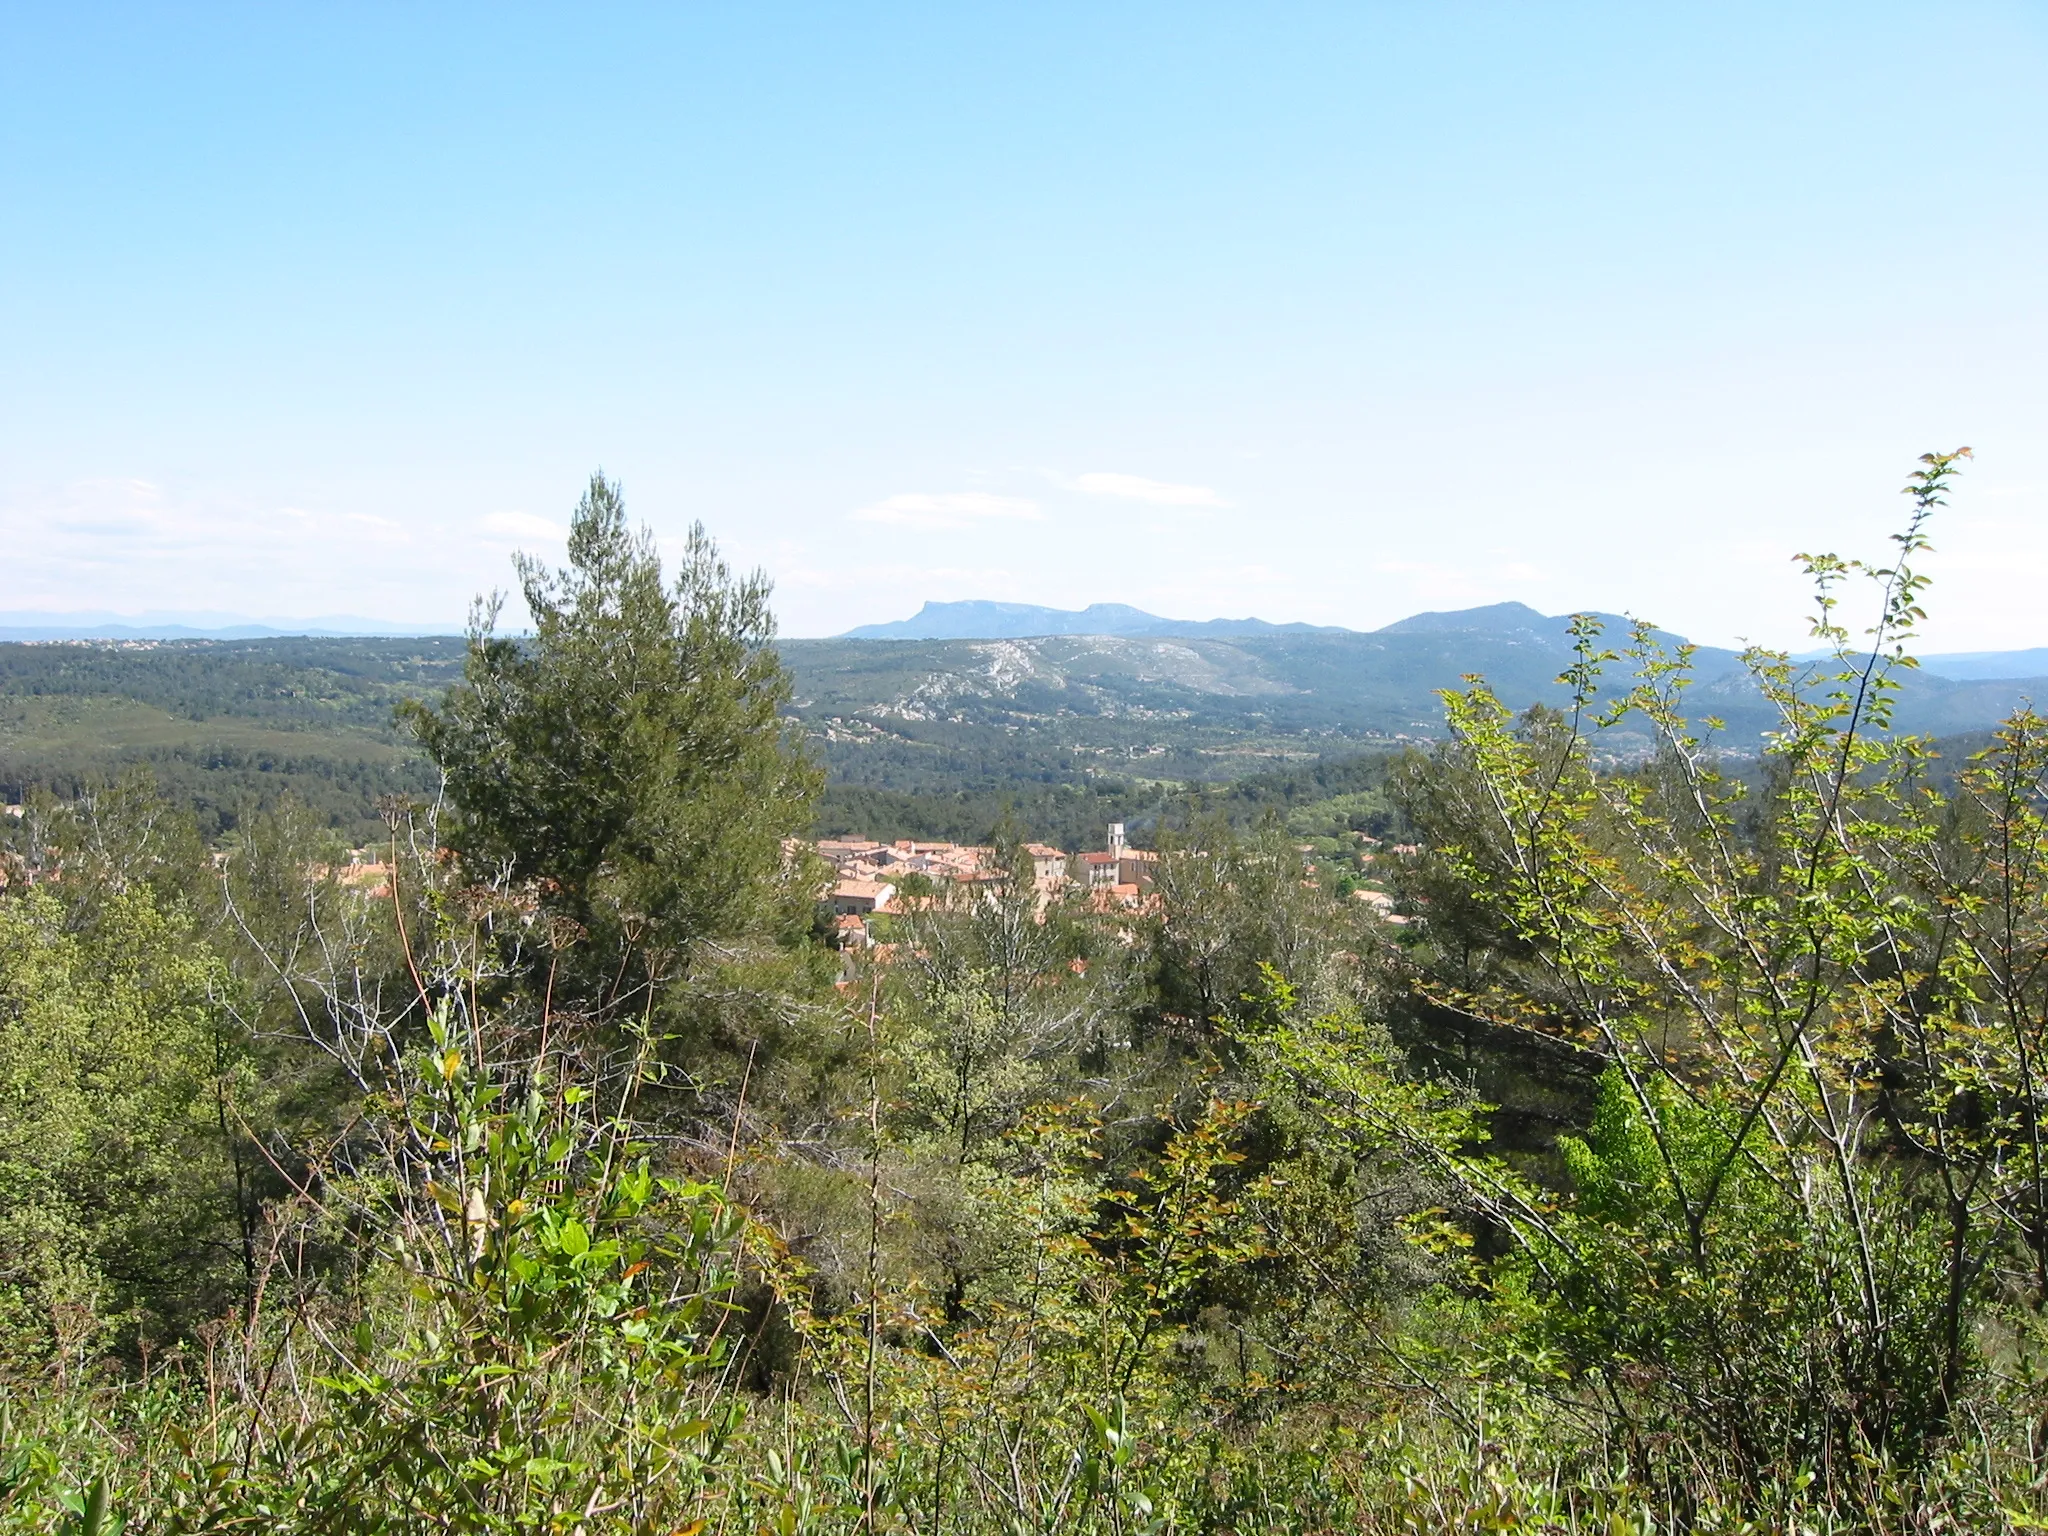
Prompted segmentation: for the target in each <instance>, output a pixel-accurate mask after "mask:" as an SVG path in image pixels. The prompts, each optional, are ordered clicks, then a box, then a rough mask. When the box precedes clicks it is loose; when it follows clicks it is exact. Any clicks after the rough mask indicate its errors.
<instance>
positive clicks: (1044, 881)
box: [1024, 843, 1067, 891]
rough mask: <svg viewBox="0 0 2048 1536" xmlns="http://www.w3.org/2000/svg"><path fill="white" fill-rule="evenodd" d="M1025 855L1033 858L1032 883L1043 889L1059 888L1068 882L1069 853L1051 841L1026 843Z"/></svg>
mask: <svg viewBox="0 0 2048 1536" xmlns="http://www.w3.org/2000/svg"><path fill="white" fill-rule="evenodd" d="M1024 854H1025V857H1027V858H1029V859H1030V860H1031V883H1032V884H1033V885H1035V886H1037V887H1038V888H1039V889H1040V890H1041V891H1051V890H1057V889H1058V888H1059V887H1060V886H1062V885H1065V884H1066V883H1067V855H1066V853H1065V851H1064V850H1062V849H1059V848H1055V847H1053V846H1052V845H1051V844H1050V843H1026V844H1025V845H1024Z"/></svg>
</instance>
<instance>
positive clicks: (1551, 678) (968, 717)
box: [778, 603, 2048, 789]
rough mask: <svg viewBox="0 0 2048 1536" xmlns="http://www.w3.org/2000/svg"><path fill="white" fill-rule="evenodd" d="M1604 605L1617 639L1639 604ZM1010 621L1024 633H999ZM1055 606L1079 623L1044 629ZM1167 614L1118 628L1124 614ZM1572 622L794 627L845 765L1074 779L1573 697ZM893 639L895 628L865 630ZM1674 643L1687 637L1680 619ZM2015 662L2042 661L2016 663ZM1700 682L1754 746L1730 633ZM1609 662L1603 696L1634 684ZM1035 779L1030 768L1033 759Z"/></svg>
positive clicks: (1201, 763) (1940, 687)
mask: <svg viewBox="0 0 2048 1536" xmlns="http://www.w3.org/2000/svg"><path fill="white" fill-rule="evenodd" d="M1606 617H1607V630H1606V634H1607V642H1606V643H1607V644H1608V645H1609V646H1610V647H1614V648H1618V645H1617V642H1619V641H1622V640H1624V639H1625V638H1626V634H1627V626H1628V621H1627V620H1626V619H1622V618H1618V617H1613V616H1606ZM997 620H1002V621H1004V622H1005V624H1006V625H1007V627H1009V628H1011V629H1012V630H1013V631H1014V630H1017V629H1021V628H1025V627H1028V628H1030V629H1033V630H1036V631H1038V633H1034V634H1022V633H1011V634H1005V635H991V634H988V633H987V630H989V629H991V628H993V627H994V625H995V622H996V621H997ZM1054 621H1057V622H1060V623H1062V624H1063V625H1065V626H1067V627H1068V628H1070V629H1071V630H1072V631H1073V632H1072V633H1066V634H1057V635H1048V634H1045V633H1044V632H1043V631H1044V630H1045V629H1046V628H1047V627H1049V624H1050V623H1052V622H1054ZM1155 622H1156V623H1159V624H1162V625H1167V624H1171V625H1173V627H1172V628H1168V629H1165V630H1163V631H1139V632H1130V631H1126V632H1125V633H1122V634H1109V633H1105V632H1104V631H1105V629H1106V628H1107V627H1108V625H1110V624H1112V623H1120V624H1126V625H1138V624H1145V623H1155ZM913 624H914V625H927V624H928V625H931V626H932V627H934V628H941V627H965V628H971V629H974V630H976V631H978V632H979V633H978V634H977V635H976V636H975V637H973V638H941V637H925V636H920V635H914V634H910V633H908V632H907V631H908V630H909V629H910V627H911V625H913ZM1569 631H1570V620H1569V619H1568V618H1565V617H1560V616H1553V615H1546V614H1542V613H1538V612H1537V611H1536V610H1535V609H1533V608H1530V607H1528V606H1527V605H1525V604H1522V603H1496V604H1492V605H1489V606H1486V607H1482V608H1468V609H1464V610H1461V611H1455V612H1448V613H1424V614H1416V615H1414V616H1412V617H1410V618H1406V619H1403V620H1401V621H1399V622H1398V623H1395V624H1390V625H1388V626H1387V627H1386V628H1385V629H1382V630H1377V631H1374V632H1372V633H1369V634H1366V633H1360V632H1357V631H1353V630H1320V631H1319V630H1313V629H1310V628H1309V627H1308V626H1305V625H1302V626H1290V627H1286V628H1283V627H1282V626H1278V625H1262V626H1260V627H1259V628H1258V629H1256V630H1250V631H1249V632H1241V633H1237V634H1229V633H1224V634H1218V633H1216V632H1215V631H1210V632H1208V633H1202V632H1201V631H1199V630H1197V629H1195V627H1194V626H1192V625H1182V624H1175V623H1174V621H1170V620H1159V619H1157V618H1156V616H1154V615H1150V614H1145V613H1142V612H1141V611H1139V610H1135V609H1130V608H1118V607H1113V606H1110V605H1101V606H1099V607H1097V608H1092V609H1084V610H1082V611H1080V612H1078V613H1062V612H1061V611H1060V610H1057V609H1047V608H1033V607H1026V606H1024V605H1021V604H1020V605H1006V607H998V605H995V604H967V603H961V604H932V605H930V606H928V607H927V609H926V610H925V612H924V613H921V614H920V615H918V617H917V619H915V620H912V621H910V622H909V623H908V624H904V625H877V626H873V627H871V628H870V629H868V630H865V631H856V632H855V636H856V637H854V638H846V637H843V638H840V639H834V640H785V641H782V642H781V643H780V645H779V647H778V648H779V649H780V651H781V653H782V659H783V661H784V662H785V663H786V664H787V665H788V666H789V668H790V670H791V672H792V674H793V681H794V684H795V698H794V700H793V703H792V710H793V712H794V713H795V714H796V715H797V716H798V717H799V718H801V719H803V720H804V721H805V722H806V724H807V725H808V726H810V728H811V729H812V730H813V731H814V733H815V734H816V737H817V738H818V739H819V740H820V741H821V742H822V743H823V747H824V753H825V757H826V759H827V761H828V762H829V763H830V765H831V767H832V771H833V773H834V775H835V776H836V777H837V779H838V780H839V781H840V782H845V783H859V784H867V785H872V786H875V787H878V788H890V789H909V788H925V789H930V788H936V787H946V786H952V787H959V786H961V785H975V784H979V785H982V786H983V787H986V786H987V785H989V784H994V783H997V782H999V781H1001V780H1002V779H1003V778H1004V776H1005V775H1010V774H1015V773H1021V772H1024V769H1023V768H1022V767H1021V766H1020V765H1022V764H1024V763H1026V762H1029V763H1030V764H1031V765H1032V766H1031V769H1030V772H1031V773H1041V774H1052V775H1053V776H1054V777H1053V779H1049V780H1047V782H1053V781H1055V780H1057V779H1059V778H1062V777H1070V776H1073V775H1080V776H1081V777H1083V778H1086V777H1087V776H1088V775H1091V774H1098V773H1110V772H1122V773H1125V774H1131V775H1135V776H1138V777H1142V778H1144V779H1146V780H1148V781H1149V780H1153V779H1157V780H1181V781H1186V780H1198V779H1214V778H1222V777H1228V776H1229V775H1230V774H1232V773H1241V772H1243V771H1245V768H1246V765H1248V764H1253V763H1257V762H1260V761H1264V760H1270V759H1276V758H1277V759H1285V758H1287V757H1289V756H1293V755H1300V754H1318V755H1320V754H1328V753H1331V752H1334V751H1340V750H1344V749H1345V748H1344V747H1343V746H1342V745H1341V744H1344V743H1350V744H1351V747H1350V749H1351V750H1356V748H1357V746H1358V745H1363V744H1370V743H1381V744H1384V743H1388V742H1398V741H1402V740H1418V739H1422V740H1426V739H1430V738H1435V737H1440V736H1441V735H1442V733H1443V701H1442V699H1441V698H1440V697H1439V696H1438V690H1440V689H1445V688H1455V687H1458V686H1460V682H1461V679H1463V678H1464V677H1466V676H1467V675H1470V674H1474V673H1476V674H1479V675H1481V676H1483V677H1485V678H1486V679H1487V680H1488V682H1489V683H1491V684H1492V686H1493V687H1494V689H1495V690H1496V691H1497V693H1498V695H1499V697H1500V698H1501V700H1502V701H1503V702H1504V703H1505V704H1507V705H1508V706H1509V707H1510V708H1512V709H1516V710H1520V709H1522V708H1525V707H1526V706H1528V705H1530V704H1537V703H1542V704H1550V705H1553V706H1555V705H1563V704H1565V703H1567V702H1568V697H1569V695H1568V691H1567V690H1566V689H1565V688H1564V687H1562V686H1561V685H1560V683H1559V680H1558V679H1559V675H1560V674H1561V673H1563V672H1564V671H1565V669H1566V668H1567V667H1569V666H1570V665H1571V662H1572V649H1571V637H1570V633H1569ZM876 633H880V634H882V635H887V636H891V637H892V638H890V639H888V640H887V641H886V643H878V642H877V641H875V640H871V639H863V638H857V637H858V636H860V635H863V634H876ZM1665 639H1666V640H1667V641H1668V642H1677V641H1678V640H1679V637H1678V636H1675V635H1667V636H1665ZM1971 660H1972V661H1973V662H1974V663H1975V664H1976V665H1978V666H1980V667H1985V668H1990V667H1997V668H1998V669H1999V670H2000V671H2001V672H2003V673H2004V674H2005V675H2004V676H1991V675H1988V673H1987V674H1986V675H1979V676H1953V675H1944V674H1943V673H1941V672H1938V671H1937V670H1935V667H1936V666H1938V665H1942V664H1945V663H1948V662H1949V661H1950V659H1949V658H1941V659H1939V660H1938V661H1937V662H1936V663H1935V664H1934V665H1930V666H1929V667H1927V668H1926V669H1924V670H1922V671H1919V672H1916V673H1911V674H1908V675H1907V676H1906V677H1905V678H1903V679H1902V691H1901V693H1900V695H1899V700H1898V716H1897V719H1898V723H1899V725H1900V726H1901V727H1902V728H1903V729H1906V730H1910V731H1915V732H1926V733H1928V734H1932V735H1937V736H1949V735H1954V734H1956V733H1960V732H1969V731H1981V730H1984V729H1986V728H1988V727H1990V726H1991V725H1993V724H1995V723H1996V722H1997V721H1999V720H2001V719H2003V718H2004V717H2005V716H2006V715H2007V714H2009V713H2010V712H2011V711H2012V710H2013V709H2015V708H2016V707H2018V706H2019V705H2020V704H2021V703H2023V702H2026V701H2027V700H2029V699H2041V700H2048V664H2042V665H2030V664H2029V658H2028V657H2027V654H2026V653H2019V654H2018V655H2017V656H2015V657H2007V658H2000V659H1998V660H1995V661H1994V660H1990V659H1987V658H1982V657H1973V658H1971ZM2015 672H2019V673H2025V674H2030V675H2029V676H2014V675H2013V674H2014V673H2015ZM1693 675H1694V684H1693V687H1692V688H1691V690H1690V691H1689V693H1688V694H1687V696H1686V704H1687V708H1688V709H1689V710H1690V711H1691V712H1692V713H1693V714H1694V716H1695V717H1696V718H1705V717H1710V716H1711V717H1714V718H1718V719H1720V720H1721V721H1723V722H1724V731H1723V732H1722V733H1721V734H1720V740H1721V741H1722V742H1724V743H1725V744H1727V745H1728V746H1730V747H1732V748H1735V749H1737V750H1753V748H1754V745H1755V744H1756V742H1757V741H1758V739H1759V737H1760V736H1761V734H1762V733H1763V732H1765V731H1767V730H1770V729H1772V728H1774V727H1775V726H1776V725H1777V723H1778V722H1777V714H1776V711H1775V710H1774V709H1773V708H1772V707H1771V706H1770V705H1769V703H1768V702H1767V701H1766V700H1765V699H1764V698H1763V697H1762V695H1761V694H1760V693H1759V692H1758V690H1757V688H1756V685H1755V682H1754V680H1753V679H1752V678H1751V677H1750V675H1749V673H1748V672H1747V670H1746V669H1745V668H1744V667H1743V666H1742V664H1741V659H1740V657H1739V656H1738V655H1737V654H1736V653H1735V652H1734V651H1732V650H1727V649H1722V648H1718V647H1712V646H1700V647H1698V648H1697V649H1696V650H1695V651H1694V653H1693ZM1627 676H1628V666H1627V663H1626V662H1625V661H1624V662H1621V663H1618V664H1616V665H1614V666H1613V667H1611V668H1610V669H1609V671H1608V675H1607V680H1606V681H1607V686H1606V688H1604V689H1603V692H1602V697H1603V698H1604V699H1611V698H1612V697H1613V695H1614V692H1615V691H1616V690H1617V689H1619V688H1622V687H1624V686H1625V685H1626V679H1627ZM1603 740H1604V741H1605V742H1606V743H1607V744H1608V746H1609V748H1610V749H1611V750H1613V751H1615V752H1617V753H1620V754H1624V755H1626V754H1628V753H1631V752H1635V751H1641V750H1646V749H1647V748H1648V745H1649V742H1648V738H1647V737H1646V736H1644V735H1643V734H1642V726H1641V723H1640V722H1634V721H1624V722H1622V723H1621V725H1619V726H1618V727H1616V728H1614V729H1611V730H1608V731H1605V732H1603ZM1027 776H1028V775H1027Z"/></svg>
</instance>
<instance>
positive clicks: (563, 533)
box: [479, 512, 569, 544]
mask: <svg viewBox="0 0 2048 1536" xmlns="http://www.w3.org/2000/svg"><path fill="white" fill-rule="evenodd" d="M479 524H480V526H481V527H482V528H483V530H484V532H486V533H495V534H498V535H500V536H501V537H503V538H508V539H531V540H533V541H535V542H536V543H541V544H560V543H563V542H564V541H565V540H567V539H568V537H569V530H568V529H566V528H564V527H563V526H562V525H561V524H560V523H551V522H549V521H548V520H547V519H546V518H544V517H535V516H534V515H533V514H532V513H531V512H493V513H491V514H490V515H489V516H487V517H484V518H482V519H480V520H479Z"/></svg>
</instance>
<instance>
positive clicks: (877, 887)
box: [826, 880, 896, 917]
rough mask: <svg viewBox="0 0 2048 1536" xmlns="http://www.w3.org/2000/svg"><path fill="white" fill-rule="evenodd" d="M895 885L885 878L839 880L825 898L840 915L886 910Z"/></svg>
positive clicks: (861, 914)
mask: <svg viewBox="0 0 2048 1536" xmlns="http://www.w3.org/2000/svg"><path fill="white" fill-rule="evenodd" d="M895 896H896V887H895V886H893V885H891V884H890V883H889V882H888V881H886V880H841V881H840V882H839V883H838V884H836V885H834V886H833V887H832V894H831V895H830V896H828V897H827V898H826V899H827V900H828V901H830V902H831V903H832V910H833V911H834V912H835V913H837V914H838V915H839V916H841V917H846V916H850V915H851V916H865V915H866V914H868V913H870V912H887V911H888V910H889V903H890V902H891V901H892V900H894V899H895Z"/></svg>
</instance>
